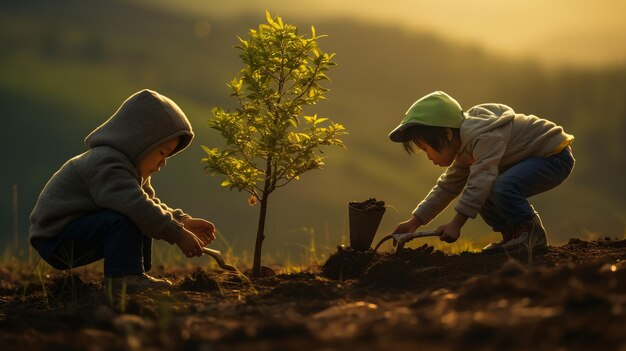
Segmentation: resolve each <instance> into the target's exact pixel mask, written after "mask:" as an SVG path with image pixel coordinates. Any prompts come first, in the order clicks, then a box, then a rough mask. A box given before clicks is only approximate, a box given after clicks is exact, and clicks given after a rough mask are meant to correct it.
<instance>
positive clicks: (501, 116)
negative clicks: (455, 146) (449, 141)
mask: <svg viewBox="0 0 626 351" xmlns="http://www.w3.org/2000/svg"><path fill="white" fill-rule="evenodd" d="M464 115H465V119H464V120H463V123H461V148H460V150H463V149H465V147H466V146H467V144H468V143H469V142H471V140H473V139H474V138H475V137H476V136H478V135H480V134H483V133H485V132H488V131H490V130H492V129H495V128H498V127H501V126H503V125H505V124H507V123H509V122H511V121H512V120H513V119H514V118H515V111H513V109H512V108H510V107H509V106H507V105H503V104H481V105H476V106H474V107H472V108H470V109H469V110H467V111H466V112H465V113H464Z"/></svg>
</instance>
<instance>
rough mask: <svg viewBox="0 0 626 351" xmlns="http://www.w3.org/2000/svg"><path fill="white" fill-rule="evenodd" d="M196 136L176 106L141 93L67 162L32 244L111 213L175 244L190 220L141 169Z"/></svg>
mask: <svg viewBox="0 0 626 351" xmlns="http://www.w3.org/2000/svg"><path fill="white" fill-rule="evenodd" d="M193 136H194V134H193V131H192V129H191V124H190V123H189V121H188V120H187V117H186V116H185V114H184V113H183V111H182V110H181V109H180V108H179V107H178V106H177V105H176V103H174V101H172V100H170V99H169V98H167V97H165V96H163V95H161V94H159V93H157V92H155V91H151V90H142V91H140V92H137V93H135V94H134V95H132V96H131V97H129V98H128V99H127V100H126V101H124V103H123V104H122V105H121V106H120V108H119V109H118V110H117V112H115V114H113V116H111V118H109V119H108V120H107V121H106V122H104V123H103V124H102V125H101V126H99V127H98V128H96V129H95V130H94V131H93V132H91V133H90V134H89V135H88V136H87V138H86V139H85V144H86V145H87V147H89V150H88V151H87V152H85V153H82V154H80V155H78V156H75V157H73V158H72V159H70V160H69V161H67V162H66V163H65V164H64V165H63V166H62V167H61V169H59V170H58V171H57V172H56V173H55V174H54V175H53V176H52V178H51V179H50V180H49V181H48V183H47V184H46V186H45V187H44V189H43V190H42V192H41V194H40V195H39V199H38V200H37V203H36V204H35V208H34V209H33V211H32V213H31V215H30V222H31V226H30V240H32V239H33V238H54V237H56V236H58V235H60V234H61V233H62V232H63V230H64V229H65V228H66V227H67V225H68V224H69V223H70V222H72V221H73V220H75V219H77V218H79V217H81V216H84V215H86V214H88V213H90V212H93V211H98V210H102V209H109V210H113V211H116V212H119V213H121V214H123V215H125V216H127V217H128V218H130V219H131V220H132V221H133V222H134V223H135V225H137V227H138V228H139V229H140V230H141V232H142V233H143V234H144V235H147V236H150V237H152V238H155V239H164V240H166V241H167V242H169V243H170V244H173V243H175V242H176V241H177V239H178V237H179V236H180V234H181V232H182V224H181V223H180V222H181V221H182V220H183V219H185V218H188V217H190V216H189V215H187V214H185V213H184V212H183V211H182V210H179V209H172V208H170V207H168V206H167V205H166V204H164V203H163V202H161V201H160V200H159V199H158V198H157V197H156V196H155V192H154V189H153V188H152V186H151V184H150V178H148V179H146V180H143V181H142V179H141V176H140V175H139V172H138V171H137V165H138V163H139V160H140V159H141V157H142V156H143V155H144V154H145V153H146V152H147V151H149V150H150V149H151V148H153V147H155V146H157V145H159V144H161V143H163V142H165V141H167V140H169V139H171V138H176V137H178V138H179V143H178V146H177V147H176V149H174V150H173V151H172V153H171V154H170V155H169V156H172V155H174V154H176V153H178V152H179V151H181V150H183V149H184V148H186V147H187V146H188V145H189V144H190V143H191V140H192V139H193ZM142 183H143V184H142Z"/></svg>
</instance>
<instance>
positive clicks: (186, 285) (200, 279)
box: [179, 268, 220, 292]
mask: <svg viewBox="0 0 626 351" xmlns="http://www.w3.org/2000/svg"><path fill="white" fill-rule="evenodd" d="M179 288H180V289H181V290H187V291H197V292H204V291H215V290H219V289H220V286H219V283H218V282H217V280H215V278H214V277H212V276H211V275H209V274H207V273H205V272H204V271H203V270H202V269H200V268H197V269H196V270H194V271H193V272H191V274H190V275H189V276H188V277H186V278H185V280H183V282H182V283H181V284H180V286H179Z"/></svg>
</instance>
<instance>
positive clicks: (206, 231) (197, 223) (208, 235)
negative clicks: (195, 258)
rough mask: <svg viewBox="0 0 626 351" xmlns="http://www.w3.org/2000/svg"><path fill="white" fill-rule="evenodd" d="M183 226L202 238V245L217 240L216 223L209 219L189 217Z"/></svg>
mask: <svg viewBox="0 0 626 351" xmlns="http://www.w3.org/2000/svg"><path fill="white" fill-rule="evenodd" d="M183 226H184V227H185V229H187V230H188V231H190V232H192V233H194V234H195V235H196V236H197V237H198V239H200V241H201V242H202V246H206V245H208V244H210V243H212V242H213V241H214V240H215V225H214V224H213V223H211V222H209V221H206V220H204V219H202V218H187V219H184V220H183Z"/></svg>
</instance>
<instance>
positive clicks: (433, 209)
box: [389, 91, 575, 252]
mask: <svg viewBox="0 0 626 351" xmlns="http://www.w3.org/2000/svg"><path fill="white" fill-rule="evenodd" d="M389 138H390V139H391V140H392V141H394V142H399V143H403V144H404V148H405V150H406V151H407V152H408V153H409V154H412V153H415V152H417V151H419V150H422V151H424V152H425V153H426V156H427V157H428V159H429V160H431V161H432V162H433V163H434V164H435V165H438V166H441V167H446V171H445V172H444V173H443V174H442V175H441V177H439V180H438V181H437V184H436V185H435V186H434V187H433V188H432V190H431V191H430V192H429V193H428V195H427V196H426V198H424V200H422V202H420V203H419V205H418V206H417V208H415V210H414V211H413V216H411V218H410V219H408V220H406V221H404V222H401V223H399V224H398V225H397V226H396V228H395V230H394V232H393V233H412V232H414V231H416V230H417V229H418V228H419V227H420V226H422V225H426V224H428V223H429V222H430V221H431V220H432V219H433V218H435V217H436V216H437V215H438V214H439V213H440V212H441V211H443V210H444V209H445V208H446V207H447V206H448V205H449V204H450V202H451V201H452V200H453V199H454V198H455V197H457V196H458V195H461V197H460V199H459V202H458V204H457V205H456V206H455V210H456V215H455V216H454V218H453V219H452V220H451V221H450V222H449V223H448V224H445V225H442V226H440V227H439V228H438V231H439V232H440V238H441V240H443V241H446V242H450V243H451V242H454V241H456V240H457V239H458V238H459V236H460V234H461V228H462V227H463V225H464V224H465V222H466V221H467V219H468V218H475V217H476V215H477V214H480V215H481V217H482V218H483V219H484V220H485V222H486V223H487V224H488V225H489V226H491V227H492V228H493V230H494V231H496V232H500V233H502V240H501V241H499V242H497V243H492V244H489V245H487V246H486V247H485V248H483V252H496V251H499V250H503V249H507V250H508V249H514V248H527V249H538V248H545V247H547V236H546V231H545V228H544V227H543V224H542V223H541V219H540V217H539V214H538V213H537V212H536V211H535V210H534V208H533V207H532V206H531V205H530V203H529V202H528V198H529V197H531V196H533V195H536V194H539V193H542V192H544V191H547V190H550V189H552V188H554V187H556V186H557V185H559V184H561V183H562V182H563V181H564V180H565V179H566V178H567V177H568V176H569V175H570V173H571V172H572V169H573V167H574V163H575V160H574V157H573V155H572V149H571V146H570V144H571V142H572V141H573V140H574V137H573V136H572V135H570V134H567V133H565V132H564V131H563V128H562V127H560V126H557V125H556V124H554V123H552V122H550V121H548V120H545V119H541V118H538V117H536V116H533V115H524V114H519V113H515V111H513V109H512V108H510V107H509V106H506V105H503V104H495V103H489V104H481V105H477V106H474V107H472V108H471V109H469V110H468V111H466V112H463V110H462V109H461V106H460V105H459V103H458V102H457V101H456V100H455V99H453V98H452V97H450V96H449V95H447V94H446V93H444V92H441V91H436V92H433V93H431V94H428V95H426V96H424V97H422V98H420V99H419V100H417V101H416V102H415V103H414V104H413V105H412V106H411V107H410V108H409V110H408V111H407V113H406V115H405V117H404V119H403V120H402V122H401V123H400V125H399V126H398V127H396V128H395V129H394V130H393V131H392V132H391V133H390V134H389Z"/></svg>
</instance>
